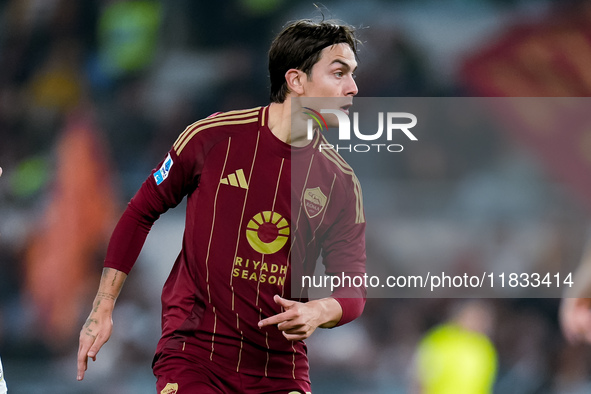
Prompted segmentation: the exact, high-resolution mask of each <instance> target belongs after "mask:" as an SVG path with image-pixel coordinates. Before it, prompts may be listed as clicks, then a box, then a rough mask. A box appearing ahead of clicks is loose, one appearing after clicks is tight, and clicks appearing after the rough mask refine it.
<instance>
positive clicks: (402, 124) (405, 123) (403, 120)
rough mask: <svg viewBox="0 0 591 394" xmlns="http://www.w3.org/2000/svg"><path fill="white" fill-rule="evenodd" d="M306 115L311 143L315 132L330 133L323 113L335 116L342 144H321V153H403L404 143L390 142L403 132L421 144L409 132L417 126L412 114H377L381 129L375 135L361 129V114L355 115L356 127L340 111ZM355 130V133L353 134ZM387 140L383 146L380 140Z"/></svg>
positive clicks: (326, 110) (309, 112)
mask: <svg viewBox="0 0 591 394" xmlns="http://www.w3.org/2000/svg"><path fill="white" fill-rule="evenodd" d="M303 108H304V109H306V111H304V112H303V113H304V114H305V115H308V116H309V117H310V119H308V121H307V138H308V140H312V139H313V138H314V129H319V130H320V132H322V131H326V130H328V124H327V122H326V120H325V119H324V117H323V116H322V114H332V115H335V116H336V119H337V122H338V129H339V133H338V136H339V138H338V139H339V143H338V144H328V143H327V144H320V145H319V146H318V149H319V150H320V151H322V150H327V149H333V150H336V151H348V152H359V153H364V152H371V151H375V152H390V153H398V152H402V151H403V150H404V146H403V145H402V144H398V143H397V144H394V143H391V142H392V139H393V137H394V136H395V135H397V134H399V133H402V134H403V135H404V136H406V138H408V139H409V140H410V141H418V138H417V137H416V136H415V135H414V134H413V133H412V132H411V131H410V129H411V128H413V127H414V126H416V124H417V117H416V116H415V115H413V114H411V113H409V112H378V113H377V118H378V129H377V131H375V132H373V133H372V134H369V133H367V130H364V131H363V132H362V131H361V130H360V127H359V112H353V124H352V125H351V120H350V119H349V116H348V115H347V114H346V113H345V112H343V111H342V110H338V109H321V110H320V111H316V110H313V109H312V108H309V107H303ZM351 130H353V133H351ZM352 134H353V135H354V136H355V137H356V138H357V139H358V140H361V141H367V142H366V143H357V144H352V143H351V137H352ZM384 137H385V141H387V142H388V143H384V142H382V143H380V141H384Z"/></svg>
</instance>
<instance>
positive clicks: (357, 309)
mask: <svg viewBox="0 0 591 394" xmlns="http://www.w3.org/2000/svg"><path fill="white" fill-rule="evenodd" d="M352 180H353V182H354V183H355V182H356V184H354V185H353V187H351V188H347V189H345V190H348V191H349V192H350V193H349V195H348V196H347V198H345V199H344V201H343V204H342V210H341V211H340V213H339V214H338V217H337V218H336V220H335V221H334V223H333V225H332V226H331V231H329V233H328V235H327V236H326V238H325V239H324V241H323V243H322V257H323V263H324V265H325V267H326V273H327V274H329V275H341V274H343V275H347V276H349V277H351V278H353V277H355V276H360V275H361V276H362V275H363V274H364V273H365V260H366V256H365V216H364V212H363V204H362V197H361V188H360V187H359V183H358V181H357V178H355V176H353V178H352ZM365 299H366V289H365V288H364V287H343V286H341V287H338V288H336V289H335V290H334V292H333V293H332V294H331V296H330V297H327V298H322V299H318V300H312V301H308V302H297V301H292V300H287V299H285V298H282V297H279V296H278V295H276V296H275V297H274V301H275V302H276V303H277V304H278V305H280V306H281V307H282V308H283V309H284V312H282V313H279V314H277V315H275V316H271V317H269V318H267V319H263V320H261V321H260V322H259V327H260V328H262V327H265V326H268V325H274V324H276V325H277V328H278V329H279V330H280V331H282V332H283V335H284V336H285V337H286V338H287V339H289V340H292V341H296V340H303V339H306V338H308V337H309V336H310V335H312V333H313V332H314V331H315V330H316V328H318V327H320V328H331V327H335V326H340V325H343V324H346V323H349V322H350V321H352V320H354V319H356V318H357V317H359V316H360V315H361V313H362V312H363V308H364V306H365Z"/></svg>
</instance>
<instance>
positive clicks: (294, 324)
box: [259, 295, 340, 341]
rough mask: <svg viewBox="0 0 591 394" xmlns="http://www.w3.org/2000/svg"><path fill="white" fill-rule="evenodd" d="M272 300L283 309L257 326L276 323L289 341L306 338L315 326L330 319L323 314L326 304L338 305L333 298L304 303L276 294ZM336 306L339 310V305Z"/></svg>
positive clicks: (261, 326)
mask: <svg viewBox="0 0 591 394" xmlns="http://www.w3.org/2000/svg"><path fill="white" fill-rule="evenodd" d="M273 301H275V303H276V304H277V305H279V306H281V307H283V309H284V310H285V311H284V312H282V313H278V314H276V315H274V316H271V317H268V318H266V319H263V320H261V321H260V322H259V328H263V327H265V326H271V325H275V324H276V325H277V328H278V329H279V330H280V331H282V332H283V336H284V337H285V338H287V339H288V340H290V341H301V340H304V339H306V338H308V337H309V336H310V335H312V333H313V332H314V331H315V330H316V328H318V327H319V326H322V325H323V324H325V323H327V322H329V321H330V320H332V319H330V318H329V319H327V318H326V316H324V314H325V313H324V312H325V310H326V308H327V306H328V305H331V307H334V306H333V303H334V304H337V305H338V302H337V301H336V300H334V299H324V300H314V301H309V302H305V303H304V302H298V301H292V300H288V299H285V298H282V297H280V296H278V295H275V296H274V297H273ZM338 308H339V312H340V306H339V307H338ZM325 320H326V321H325ZM337 321H338V320H337Z"/></svg>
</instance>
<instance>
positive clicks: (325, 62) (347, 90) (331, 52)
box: [303, 43, 357, 114]
mask: <svg viewBox="0 0 591 394" xmlns="http://www.w3.org/2000/svg"><path fill="white" fill-rule="evenodd" d="M356 69H357V62H356V61H355V54H354V53H353V50H352V49H351V47H350V46H349V45H348V44H345V43H341V44H336V45H332V46H329V47H326V48H324V49H323V50H322V52H321V53H320V59H319V60H318V62H316V64H314V66H313V67H312V71H311V75H310V77H308V76H307V75H304V78H303V88H304V94H303V96H304V97H334V98H336V99H334V100H333V99H331V100H327V103H328V102H330V108H334V109H340V110H342V111H343V112H345V113H346V114H349V107H350V106H351V104H352V103H353V96H355V95H356V94H357V84H356V83H355V79H354V74H353V73H354V72H355V70H356Z"/></svg>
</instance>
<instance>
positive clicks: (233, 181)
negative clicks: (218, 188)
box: [220, 168, 248, 189]
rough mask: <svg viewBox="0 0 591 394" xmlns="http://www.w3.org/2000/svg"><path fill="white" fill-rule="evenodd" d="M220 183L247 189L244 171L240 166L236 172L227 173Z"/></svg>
mask: <svg viewBox="0 0 591 394" xmlns="http://www.w3.org/2000/svg"><path fill="white" fill-rule="evenodd" d="M220 183H221V184H222V185H230V186H236V187H240V188H242V189H248V183H247V182H246V178H245V177H244V171H242V168H241V169H239V170H236V172H233V173H231V174H228V176H227V177H226V178H222V180H221V181H220Z"/></svg>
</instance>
